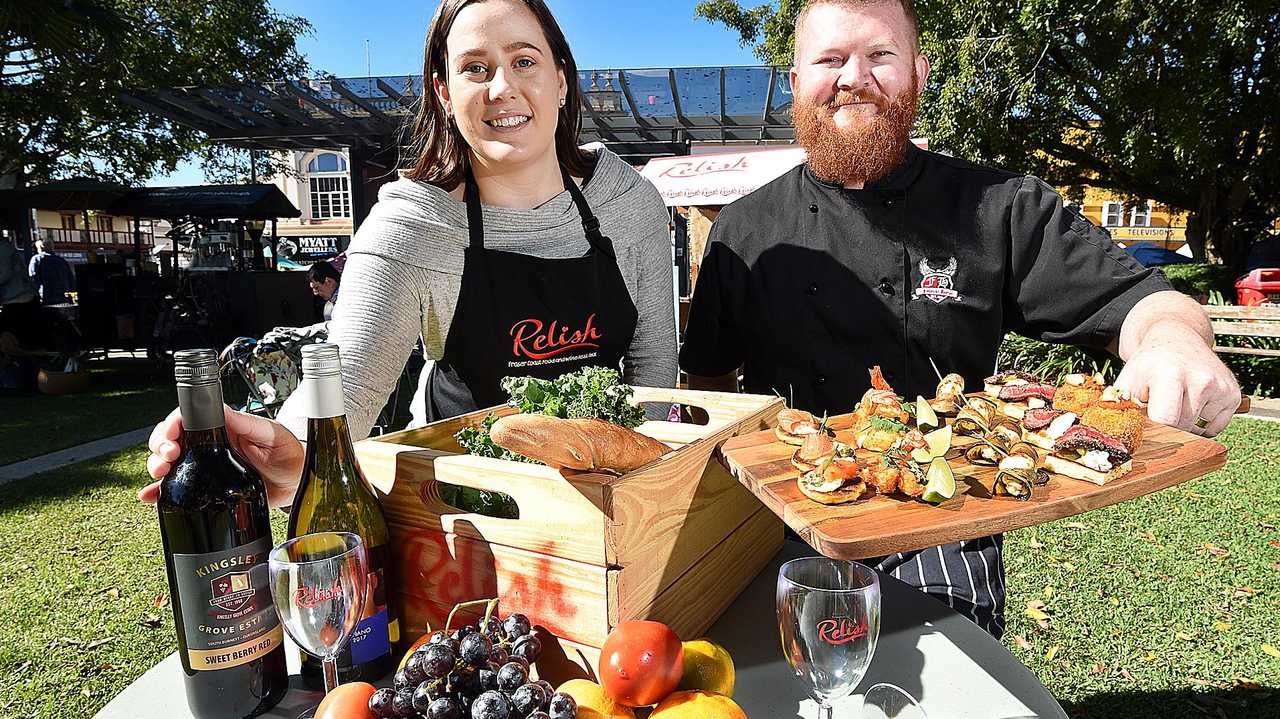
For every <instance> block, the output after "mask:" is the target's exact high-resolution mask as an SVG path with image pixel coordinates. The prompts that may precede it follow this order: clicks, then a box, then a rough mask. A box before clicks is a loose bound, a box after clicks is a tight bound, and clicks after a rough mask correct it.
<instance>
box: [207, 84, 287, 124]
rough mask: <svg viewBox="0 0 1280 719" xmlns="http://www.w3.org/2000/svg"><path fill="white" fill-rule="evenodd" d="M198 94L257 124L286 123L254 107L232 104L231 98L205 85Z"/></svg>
mask: <svg viewBox="0 0 1280 719" xmlns="http://www.w3.org/2000/svg"><path fill="white" fill-rule="evenodd" d="M196 94H198V95H199V96H200V97H203V98H204V99H206V100H208V101H209V102H212V103H213V104H215V105H218V106H220V107H225V108H226V109H227V111H228V112H230V113H232V114H234V115H236V116H238V117H242V118H244V119H246V120H248V121H249V122H252V123H253V124H254V125H255V126H258V127H277V128H279V127H284V125H281V124H280V123H279V122H278V121H276V120H273V119H272V118H270V117H267V116H266V115H263V114H262V113H260V112H255V111H254V110H253V108H250V107H245V106H244V105H235V104H232V102H231V101H230V99H229V98H225V97H222V96H221V95H217V94H214V92H213V91H212V90H209V89H208V88H203V87H201V88H197V89H196Z"/></svg>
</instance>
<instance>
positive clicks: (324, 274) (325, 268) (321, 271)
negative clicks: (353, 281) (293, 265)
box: [307, 260, 342, 285]
mask: <svg viewBox="0 0 1280 719" xmlns="http://www.w3.org/2000/svg"><path fill="white" fill-rule="evenodd" d="M307 279H309V280H311V281H312V282H315V283H316V284H318V285H323V284H324V281H325V280H333V281H334V282H337V283H339V284H341V283H342V275H341V274H339V273H338V270H337V268H335V267H334V266H333V265H331V264H329V263H328V262H327V261H325V260H321V261H319V262H317V263H315V264H313V265H311V269H309V270H307Z"/></svg>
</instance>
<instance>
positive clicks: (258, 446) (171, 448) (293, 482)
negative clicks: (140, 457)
mask: <svg viewBox="0 0 1280 719" xmlns="http://www.w3.org/2000/svg"><path fill="white" fill-rule="evenodd" d="M223 409H224V412H225V413H226V420H227V437H228V439H230V441H231V447H232V449H234V450H235V451H236V453H238V454H239V455H240V456H241V457H244V459H245V461H247V462H248V463H249V464H250V466H252V467H253V468H254V469H256V470H258V473H259V474H261V475H262V480H263V482H265V483H266V485H267V502H268V503H269V504H270V505H271V506H273V507H287V506H289V505H290V504H292V503H293V494H294V492H295V491H296V490H297V489H298V480H299V479H300V478H301V477H302V462H303V460H304V459H305V455H306V453H305V452H304V451H303V447H302V443H301V442H299V441H298V438H297V437H294V436H293V433H292V432H290V431H289V430H287V429H285V427H284V425H282V424H280V423H279V422H276V421H275V420H270V419H267V418H265V417H256V416H254V415H251V414H244V413H243V412H237V411H235V410H233V409H231V408H229V407H224V408H223ZM181 442H182V418H181V416H180V415H179V414H178V410H176V409H175V410H173V411H172V412H170V413H169V416H168V417H165V418H164V420H162V421H161V422H160V424H157V425H156V428H155V429H154V430H152V431H151V439H150V440H148V442H147V446H148V447H150V448H151V456H150V457H147V473H148V474H150V475H151V477H152V478H153V479H157V480H159V479H163V478H164V476H165V475H166V474H168V473H169V469H170V468H171V467H172V466H173V463H174V462H176V461H178V458H179V457H181V456H182V445H181ZM159 496H160V483H159V482H152V483H151V484H148V485H147V486H146V487H143V488H142V489H141V490H140V491H139V492H138V499H140V500H142V501H143V502H147V503H148V504H154V503H155V501H156V498H157V497H159Z"/></svg>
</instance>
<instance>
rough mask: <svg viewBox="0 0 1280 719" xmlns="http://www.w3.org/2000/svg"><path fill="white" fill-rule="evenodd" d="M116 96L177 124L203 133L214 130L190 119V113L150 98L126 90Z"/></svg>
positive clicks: (127, 103) (122, 100)
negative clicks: (171, 107) (156, 102)
mask: <svg viewBox="0 0 1280 719" xmlns="http://www.w3.org/2000/svg"><path fill="white" fill-rule="evenodd" d="M117 97H119V99H120V101H121V102H123V103H125V104H126V105H132V106H134V107H136V108H138V109H139V110H142V111H143V112H147V113H150V114H152V115H159V116H160V117H163V118H164V119H166V120H168V121H170V122H176V123H178V124H179V125H185V126H187V127H193V128H195V129H197V130H199V131H200V132H203V133H205V134H208V133H211V132H214V131H215V128H214V127H212V126H209V125H205V124H203V123H201V122H196V121H194V120H192V118H191V116H190V115H183V114H181V113H178V112H175V111H174V110H171V109H169V108H165V107H161V106H159V105H157V104H155V103H153V102H151V101H150V100H144V99H143V98H140V97H138V96H136V95H130V94H129V93H127V92H122V93H120V94H119V95H118V96H117Z"/></svg>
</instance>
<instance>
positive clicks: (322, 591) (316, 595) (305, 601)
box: [293, 578, 342, 609]
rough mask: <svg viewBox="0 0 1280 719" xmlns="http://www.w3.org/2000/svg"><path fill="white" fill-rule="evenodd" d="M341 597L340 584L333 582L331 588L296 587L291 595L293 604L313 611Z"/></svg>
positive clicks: (336, 580) (338, 581) (339, 582)
mask: <svg viewBox="0 0 1280 719" xmlns="http://www.w3.org/2000/svg"><path fill="white" fill-rule="evenodd" d="M341 596H342V582H341V581H340V580H338V579H336V578H335V579H334V580H333V586H331V587H298V591H296V592H294V593H293V603H294V604H295V605H297V606H299V607H301V608H303V609H315V608H316V607H318V606H320V605H321V604H325V603H328V602H332V601H333V600H334V599H337V598H339V597H341Z"/></svg>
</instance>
